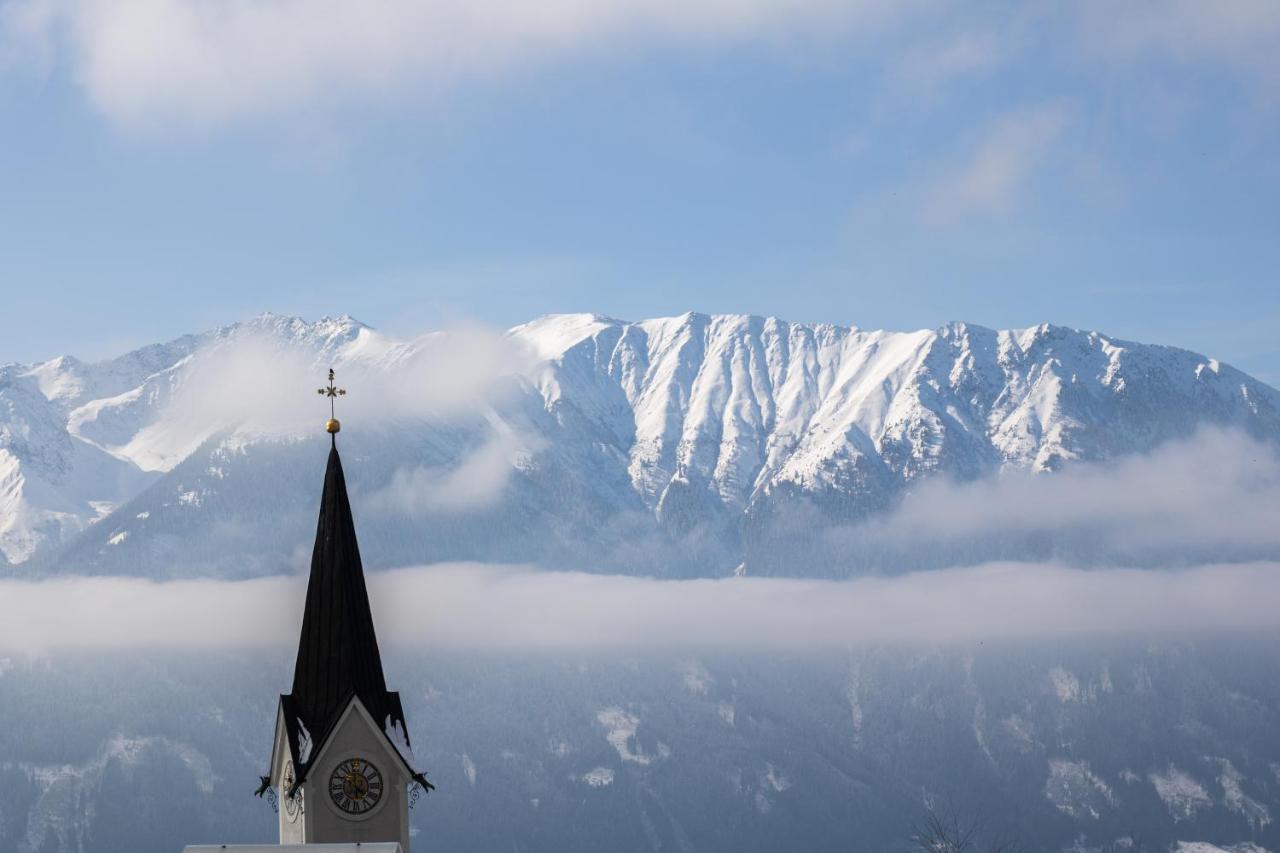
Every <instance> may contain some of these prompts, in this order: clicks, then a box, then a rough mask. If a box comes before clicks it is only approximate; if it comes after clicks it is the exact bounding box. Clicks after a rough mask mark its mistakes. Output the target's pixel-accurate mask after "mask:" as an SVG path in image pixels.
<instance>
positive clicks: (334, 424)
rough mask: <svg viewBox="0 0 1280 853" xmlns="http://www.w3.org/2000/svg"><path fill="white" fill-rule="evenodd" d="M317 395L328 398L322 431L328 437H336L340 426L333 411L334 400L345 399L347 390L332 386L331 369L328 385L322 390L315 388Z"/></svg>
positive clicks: (331, 370)
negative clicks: (325, 419) (327, 414)
mask: <svg viewBox="0 0 1280 853" xmlns="http://www.w3.org/2000/svg"><path fill="white" fill-rule="evenodd" d="M316 393H317V394H323V395H324V396H326V397H328V398H329V420H327V421H325V422H324V431H325V432H327V433H329V435H337V434H338V430H340V429H342V424H341V423H339V422H338V418H337V416H336V415H335V414H334V411H333V403H334V400H335V399H337V398H338V397H345V396H346V394H347V389H345V388H339V387H338V386H336V385H334V384H333V368H332V367H331V368H329V384H328V385H327V386H326V387H324V388H317V389H316Z"/></svg>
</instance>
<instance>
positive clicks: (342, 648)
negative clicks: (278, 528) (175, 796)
mask: <svg viewBox="0 0 1280 853" xmlns="http://www.w3.org/2000/svg"><path fill="white" fill-rule="evenodd" d="M333 379H334V376H333V371H332V370H330V371H329V385H328V387H327V388H322V389H320V393H322V394H327V395H328V396H329V397H330V398H333V397H336V396H338V395H340V394H343V393H345V392H344V391H342V390H341V389H338V388H336V387H334V382H333ZM331 403H332V400H331ZM331 414H332V412H331ZM340 428H341V427H340V425H339V423H338V421H337V420H336V419H335V418H332V417H331V418H330V420H329V422H328V423H327V424H326V429H327V430H328V432H329V435H330V439H331V444H330V449H329V463H328V467H327V468H326V470H325V475H324V492H323V494H322V495H321V497H320V520H319V523H318V525H317V527H316V542H315V548H314V550H313V551H312V554H311V577H310V580H309V581H308V584H307V599H306V604H305V608H304V610H303V616H302V636H301V637H300V638H299V640H298V658H297V663H296V664H295V666H294V672H293V690H292V692H290V693H287V694H285V695H283V696H281V697H280V705H279V710H278V712H277V714H276V732H275V745H274V746H273V748H272V752H271V772H270V775H269V776H264V777H262V787H261V788H259V791H258V793H259V794H262V793H263V792H265V791H266V790H267V789H268V788H272V789H274V790H275V792H276V795H277V797H278V799H279V813H280V843H281V844H324V843H352V842H363V843H369V842H397V841H398V842H399V843H400V846H401V849H402V850H403V851H404V853H409V790H410V788H411V787H412V786H414V785H421V786H422V788H423V789H424V790H431V789H432V787H433V786H432V785H431V783H430V782H428V781H427V780H426V777H425V776H424V775H423V774H422V773H421V772H419V771H418V770H417V769H416V764H415V761H414V758H413V752H412V750H411V749H410V746H409V732H408V730H407V728H406V727H405V720H404V710H403V708H401V706H400V694H398V693H392V692H390V691H388V690H387V684H386V681H385V679H384V678H383V674H382V658H381V656H380V655H379V653H378V638H377V636H376V635H375V633H374V629H373V614H372V612H371V611H370V608H369V595H368V592H367V591H366V590H365V583H364V570H363V568H362V567H361V564H360V549H359V547H358V546H357V544H356V531H355V524H354V523H353V521H352V518H351V503H350V501H349V500H348V498H347V485H346V480H345V479H344V477H343V474H342V460H341V459H340V458H339V456H338V445H337V433H338V430H339V429H340Z"/></svg>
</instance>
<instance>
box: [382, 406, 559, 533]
mask: <svg viewBox="0 0 1280 853" xmlns="http://www.w3.org/2000/svg"><path fill="white" fill-rule="evenodd" d="M540 448H541V442H540V441H539V440H538V439H537V437H536V436H532V435H522V434H521V433H519V432H517V431H516V430H514V429H512V428H511V427H510V426H509V425H507V424H504V423H502V422H500V421H497V420H494V421H491V423H490V433H489V436H488V438H487V439H486V440H485V441H484V443H483V444H481V445H480V446H479V447H477V448H475V449H474V450H473V451H472V452H471V453H469V454H467V455H466V456H464V457H462V459H460V460H459V461H458V463H457V464H456V465H454V466H453V467H451V468H432V467H416V468H401V469H399V470H397V471H396V472H395V473H394V474H393V475H392V477H391V482H390V483H388V484H387V485H386V486H385V487H384V488H382V489H380V490H378V491H376V492H374V493H373V494H371V495H369V496H368V498H367V499H366V503H367V505H368V507H369V509H370V510H371V511H374V512H378V511H384V512H385V511H391V512H397V513H401V514H404V515H410V516H412V515H422V514H426V513H431V512H452V511H466V510H471V509H478V508H482V507H486V506H490V505H492V504H494V503H496V502H497V501H498V500H499V499H500V498H501V497H502V496H503V493H504V492H505V490H506V486H507V482H508V480H509V479H510V478H511V474H512V472H513V471H514V470H516V468H517V467H518V466H519V465H520V464H521V463H522V462H523V461H525V460H527V459H528V458H529V457H530V456H531V455H532V454H533V453H535V452H536V451H537V450H539V449H540Z"/></svg>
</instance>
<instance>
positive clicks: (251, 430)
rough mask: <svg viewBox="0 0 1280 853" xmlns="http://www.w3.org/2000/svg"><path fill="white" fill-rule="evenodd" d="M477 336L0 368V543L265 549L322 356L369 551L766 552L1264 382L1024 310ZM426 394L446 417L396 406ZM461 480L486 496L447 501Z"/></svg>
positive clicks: (27, 554) (340, 330) (148, 554)
mask: <svg viewBox="0 0 1280 853" xmlns="http://www.w3.org/2000/svg"><path fill="white" fill-rule="evenodd" d="M506 341H507V342H508V344H509V346H510V347H511V349H512V350H514V353H513V352H512V351H509V350H503V349H502V348H501V347H495V346H492V345H491V343H492V342H488V343H485V344H483V345H481V346H477V345H476V341H475V340H474V339H471V340H469V339H468V338H467V336H466V335H464V334H460V333H455V332H445V333H436V334H433V335H428V336H425V337H422V338H417V339H413V340H407V341H402V340H396V339H393V338H390V337H387V336H385V335H381V334H379V333H377V332H374V331H373V330H371V329H368V328H367V327H365V326H363V325H361V324H359V323H358V322H356V321H354V320H352V319H351V318H349V317H342V318H338V319H324V320H321V321H319V322H316V323H308V322H306V321H303V320H300V319H297V318H289V317H279V316H275V315H263V316H262V317H258V318H255V319H253V320H250V321H248V322H246V323H242V324H237V325H235V326H230V327H227V328H224V329H219V330H216V331H213V332H208V333H204V334H201V335H194V336H188V337H185V338H182V339H179V340H178V341H174V342H172V343H169V344H164V345H157V346H154V347H147V348H145V349H143V350H138V351H136V352H134V353H130V354H128V355H126V356H122V357H121V358H119V359H114V360H112V361H110V362H104V363H102V364H97V365H90V364H83V363H81V362H78V361H75V360H74V359H71V358H66V357H64V358H60V359H55V360H53V361H50V362H45V363H44V364H41V365H34V366H21V365H10V366H8V367H4V368H0V553H2V554H3V555H4V557H5V559H7V560H8V561H9V562H11V563H19V562H23V561H27V560H29V559H31V558H32V557H33V556H36V555H41V556H44V557H45V558H46V559H51V558H52V556H53V555H55V554H59V557H58V560H60V561H62V562H63V563H64V564H66V565H73V568H74V569H75V570H86V571H88V570H93V571H116V570H121V571H123V570H134V569H132V568H130V567H137V568H136V570H139V571H144V572H151V571H159V572H168V571H172V570H173V569H172V568H165V567H161V566H159V563H160V562H163V561H172V560H180V559H182V558H183V554H184V549H185V553H190V551H191V550H192V549H197V550H200V551H201V553H204V554H206V555H207V557H208V559H207V560H206V561H204V562H201V563H200V566H201V567H202V568H199V569H198V570H197V569H192V568H191V567H188V569H187V570H191V571H198V572H213V573H219V572H223V571H230V572H233V573H236V574H244V573H249V574H255V573H265V572H269V571H271V570H273V569H272V567H273V566H275V567H276V568H275V570H283V569H285V568H286V567H287V566H286V565H285V564H287V563H288V561H289V560H290V559H291V555H292V554H293V553H294V551H296V549H297V548H298V547H299V543H305V541H306V538H307V536H308V535H309V534H308V533H307V532H306V528H307V527H308V526H309V524H310V522H309V521H308V520H307V518H308V516H309V514H310V505H309V504H308V503H307V497H308V496H309V495H310V494H311V493H312V492H313V491H314V488H315V484H314V482H312V481H313V480H314V476H312V475H313V474H314V472H313V471H311V470H310V468H308V467H307V465H306V461H305V460H306V459H307V458H309V457H307V452H308V451H307V450H306V448H309V447H310V444H308V442H311V443H314V441H313V440H318V438H317V433H316V431H315V421H316V418H317V417H318V414H317V412H316V408H315V407H316V402H315V397H314V394H313V392H312V391H311V390H310V387H308V382H310V381H311V377H312V376H315V377H319V376H322V373H323V369H324V368H326V367H328V366H330V365H335V366H338V368H339V370H340V372H341V375H342V376H345V377H347V378H348V381H349V382H350V381H354V382H356V383H358V384H357V385H356V386H353V394H352V396H351V397H349V398H347V399H345V400H344V401H343V406H344V407H345V411H347V412H348V413H351V414H352V415H353V416H354V417H355V421H354V422H355V423H358V424H360V426H361V431H360V432H357V433H352V434H351V435H348V431H347V430H344V433H343V438H344V440H345V441H346V442H347V446H348V448H350V451H351V452H356V453H358V454H360V456H361V461H362V464H361V465H360V466H352V469H353V470H352V471H351V472H349V475H350V476H351V478H352V484H353V489H355V490H356V491H357V492H360V491H363V492H364V494H365V497H364V503H363V504H362V506H364V507H365V508H366V509H365V512H366V517H367V519H368V524H369V525H370V528H371V529H373V530H376V531H377V532H378V535H379V536H380V537H381V544H382V554H381V557H379V556H376V555H374V556H371V557H370V559H371V564H379V563H382V564H388V565H394V564H396V563H398V562H399V563H407V562H420V561H427V560H430V559H441V558H449V559H505V560H513V561H531V562H548V563H554V564H557V565H566V564H567V565H577V566H582V567H588V568H598V569H602V570H623V571H662V570H670V571H675V572H676V573H694V574H721V573H725V572H727V571H729V570H731V569H732V568H733V567H734V566H739V565H740V564H743V565H745V564H746V563H751V566H752V570H753V571H759V570H764V571H778V570H782V569H779V568H778V566H779V564H780V563H794V564H803V560H804V559H806V558H804V557H803V556H802V555H801V552H802V551H803V547H805V546H804V543H805V541H807V540H808V539H811V538H813V536H812V534H813V532H814V531H815V530H816V529H818V527H820V526H821V525H822V524H824V523H829V522H830V523H848V522H850V521H852V520H857V519H860V518H864V517H866V516H867V515H869V514H871V513H873V512H874V511H876V510H878V509H880V508H883V507H886V506H889V505H891V504H892V502H893V501H895V500H896V499H897V498H898V497H900V496H901V495H902V494H903V492H904V491H905V490H907V489H909V488H911V486H912V484H914V483H916V482H919V481H921V480H922V479H923V478H928V477H931V476H935V475H943V476H946V477H949V478H954V479H959V480H968V479H973V478H977V477H981V476H984V475H987V474H992V473H998V472H1001V471H1007V470H1015V471H1016V470H1026V471H1035V472H1052V471H1055V470H1058V469H1060V468H1062V467H1064V466H1067V465H1070V464H1072V463H1074V462H1081V461H1083V462H1089V461H1098V460H1107V459H1113V458H1118V457H1121V456H1125V455H1127V454H1133V453H1141V452H1145V451H1148V450H1150V449H1152V448H1153V447H1155V446H1157V445H1159V444H1161V443H1162V442H1165V441H1168V440H1170V439H1174V438H1180V437H1185V436H1187V435H1190V434H1191V433H1192V432H1194V431H1195V430H1196V429H1197V428H1199V427H1201V426H1204V425H1208V424H1216V425H1229V426H1234V427H1239V428H1242V429H1244V430H1247V431H1248V432H1250V433H1252V434H1253V435H1255V436H1260V437H1264V438H1267V439H1271V440H1274V439H1277V438H1280V394H1278V393H1277V392H1276V391H1275V390H1274V389H1272V388H1269V387H1268V386H1266V385H1264V384H1262V383H1260V382H1257V381H1256V380H1253V379H1251V378H1249V377H1248V376H1246V375H1244V374H1242V373H1240V372H1239V371H1237V370H1234V369H1232V368H1230V367H1228V366H1226V365H1223V364H1220V363H1219V362H1217V361H1216V360H1213V359H1209V358H1205V357H1203V356H1199V355H1196V354H1194V353H1190V352H1187V351H1184V350H1179V349H1173V348H1169V347H1160V346H1149V345H1143V344H1134V343H1129V342H1125V341H1118V340H1115V339H1111V338H1108V337H1106V336H1104V335H1100V334H1098V333H1092V332H1079V331H1075V330H1070V329H1064V328H1061V327H1055V326H1048V325H1042V326H1037V327H1034V328H1030V329H1024V330H1017V331H993V330H990V329H985V328H982V327H979V326H974V325H970V324H965V323H953V324H948V325H946V326H943V327H942V328H940V329H937V330H933V331H917V332H886V331H864V330H860V329H856V328H846V327H840V326H834V325H827V324H801V323H789V322H785V321H782V320H778V319H775V318H761V317H749V316H739V315H719V316H708V315H702V314H685V315H682V316H679V317H670V318H661V319H654V320H645V321H641V322H626V321H622V320H616V319H612V318H607V317H599V316H595V315H553V316H548V317H543V318H540V319H538V320H535V321H533V322H531V323H528V324H525V325H522V326H518V327H516V328H514V329H512V330H511V331H510V332H509V333H508V334H507V336H506ZM282 365H287V367H288V369H287V370H284V369H283V368H282ZM260 374H261V375H260ZM497 374H503V375H504V376H505V378H500V381H498V380H494V379H493V376H494V375H497ZM228 376H232V377H240V379H238V380H236V381H227V377H228ZM272 377H274V378H272ZM281 377H284V378H283V379H282V378H281ZM301 377H305V379H303V378H301ZM259 380H260V381H259ZM286 380H287V381H286ZM273 383H274V384H273ZM448 386H453V387H448ZM473 386H474V387H473ZM441 389H443V390H441ZM357 391H358V393H354V392H357ZM436 392H439V393H443V394H445V396H446V397H448V398H449V400H450V401H451V402H450V406H451V408H450V410H449V412H448V414H447V416H446V415H443V414H438V413H437V414H433V413H432V412H431V411H430V410H429V409H430V407H426V408H424V407H423V406H421V405H419V402H420V400H419V398H423V397H429V396H431V394H432V393H436ZM307 395H310V397H309V398H308V396H307ZM437 396H438V394H437ZM319 438H323V436H319ZM460 477H466V478H473V477H474V478H480V479H481V480H483V481H485V482H486V483H490V484H491V485H492V489H493V490H495V493H494V494H493V495H492V500H490V499H489V498H488V497H486V496H484V495H482V496H481V499H480V500H475V499H473V498H469V499H468V500H467V501H461V500H459V501H452V502H451V501H450V500H449V493H450V492H452V491H456V490H457V487H458V485H459V483H460V480H459V478H460ZM488 488H489V487H488V486H486V489H488ZM481 491H484V490H481ZM427 494H430V495H432V497H430V499H427V498H426V497H424V496H425V495H427ZM455 504H456V505H455ZM268 508H270V512H269V511H268ZM282 508H287V512H285V511H284V510H283V509H282ZM113 509H114V510H115V511H114V512H111V510H113ZM295 510H296V512H295ZM108 512H111V514H110V515H109V517H108V520H107V521H105V522H103V523H101V524H95V523H94V522H95V520H96V519H98V518H99V517H101V516H102V515H104V514H106V513H108ZM272 512H276V513H282V516H287V518H288V521H287V522H279V523H275V524H273V523H271V520H270V518H268V516H270V515H271V513H272ZM64 545H66V546H68V547H66V548H65V549H64V550H62V551H61V552H59V550H58V549H59V548H61V547H62V546H64ZM202 559H204V558H202ZM814 559H817V558H816V557H815V558H814ZM224 562H225V565H224ZM277 564H278V565H277ZM677 564H678V565H679V566H681V568H679V569H669V567H670V566H675V565H677ZM659 566H662V567H668V569H659V568H657V567H659ZM762 566H763V567H764V568H763V569H762V568H761V567H762ZM787 570H792V571H801V572H803V571H805V569H804V568H792V569H787Z"/></svg>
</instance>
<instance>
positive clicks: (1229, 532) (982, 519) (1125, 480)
mask: <svg viewBox="0 0 1280 853" xmlns="http://www.w3.org/2000/svg"><path fill="white" fill-rule="evenodd" d="M1277 518H1280V455H1278V454H1277V450H1276V447H1275V446H1273V445H1271V444H1267V443H1264V442H1262V441H1258V440H1256V439H1253V438H1250V437H1249V436H1247V435H1246V434H1244V433H1242V432H1239V431H1235V430H1221V429H1205V430H1202V431H1201V432H1199V433H1198V434H1196V435H1195V436H1192V437H1191V438H1188V439H1186V440H1183V441H1175V442H1170V443H1168V444H1165V445H1163V446H1161V447H1158V448H1156V449H1155V450H1154V451H1152V452H1151V453H1149V454H1144V455H1136V456H1130V457H1125V458H1121V459H1116V460H1111V461H1108V462H1105V463H1098V464H1076V465H1072V466H1069V467H1067V468H1065V469H1064V470H1062V471H1059V472H1057V473H1054V474H1052V475H1043V474H1030V473H1027V472H1022V471H1010V472H1007V473H1006V474H1004V475H1003V476H997V477H990V478H985V479H982V480H978V481H974V482H969V483H954V482H948V481H946V480H942V479H937V480H931V481H926V482H924V483H922V484H920V485H919V486H918V487H917V488H915V490H914V491H913V492H912V493H911V494H909V495H908V496H907V497H906V498H905V499H904V500H903V502H902V504H901V505H900V506H899V507H897V508H896V510H895V511H893V512H892V513H890V514H888V515H886V516H883V517H876V518H874V519H872V520H870V521H868V522H867V523H865V524H861V525H858V526H856V527H853V528H846V529H842V530H839V531H836V532H835V533H833V534H832V536H833V537H834V539H835V541H836V542H837V543H838V544H840V545H841V547H843V548H847V549H849V550H851V551H853V552H855V553H857V552H863V553H873V554H877V555H879V558H880V559H882V560H885V561H886V562H889V563H892V564H894V565H897V564H903V563H905V564H908V565H911V564H914V565H921V564H925V565H936V564H937V563H936V561H937V560H938V559H947V560H949V561H950V563H948V564H950V565H955V564H956V563H958V562H961V561H963V560H966V559H977V560H990V559H993V556H994V555H997V554H1007V555H1014V554H1016V555H1017V556H1018V557H1019V558H1023V559H1026V558H1027V557H1028V556H1030V555H1035V556H1037V557H1048V556H1052V557H1053V558H1055V559H1064V560H1065V559H1071V560H1072V561H1074V562H1078V563H1081V564H1102V565H1107V564H1110V565H1156V566H1172V565H1187V564H1192V563H1195V562H1203V561H1208V560H1225V559H1233V560H1248V559H1256V558H1262V557H1271V556H1273V555H1275V554H1277V553H1280V525H1277V524H1276V523H1275V519H1277Z"/></svg>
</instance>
